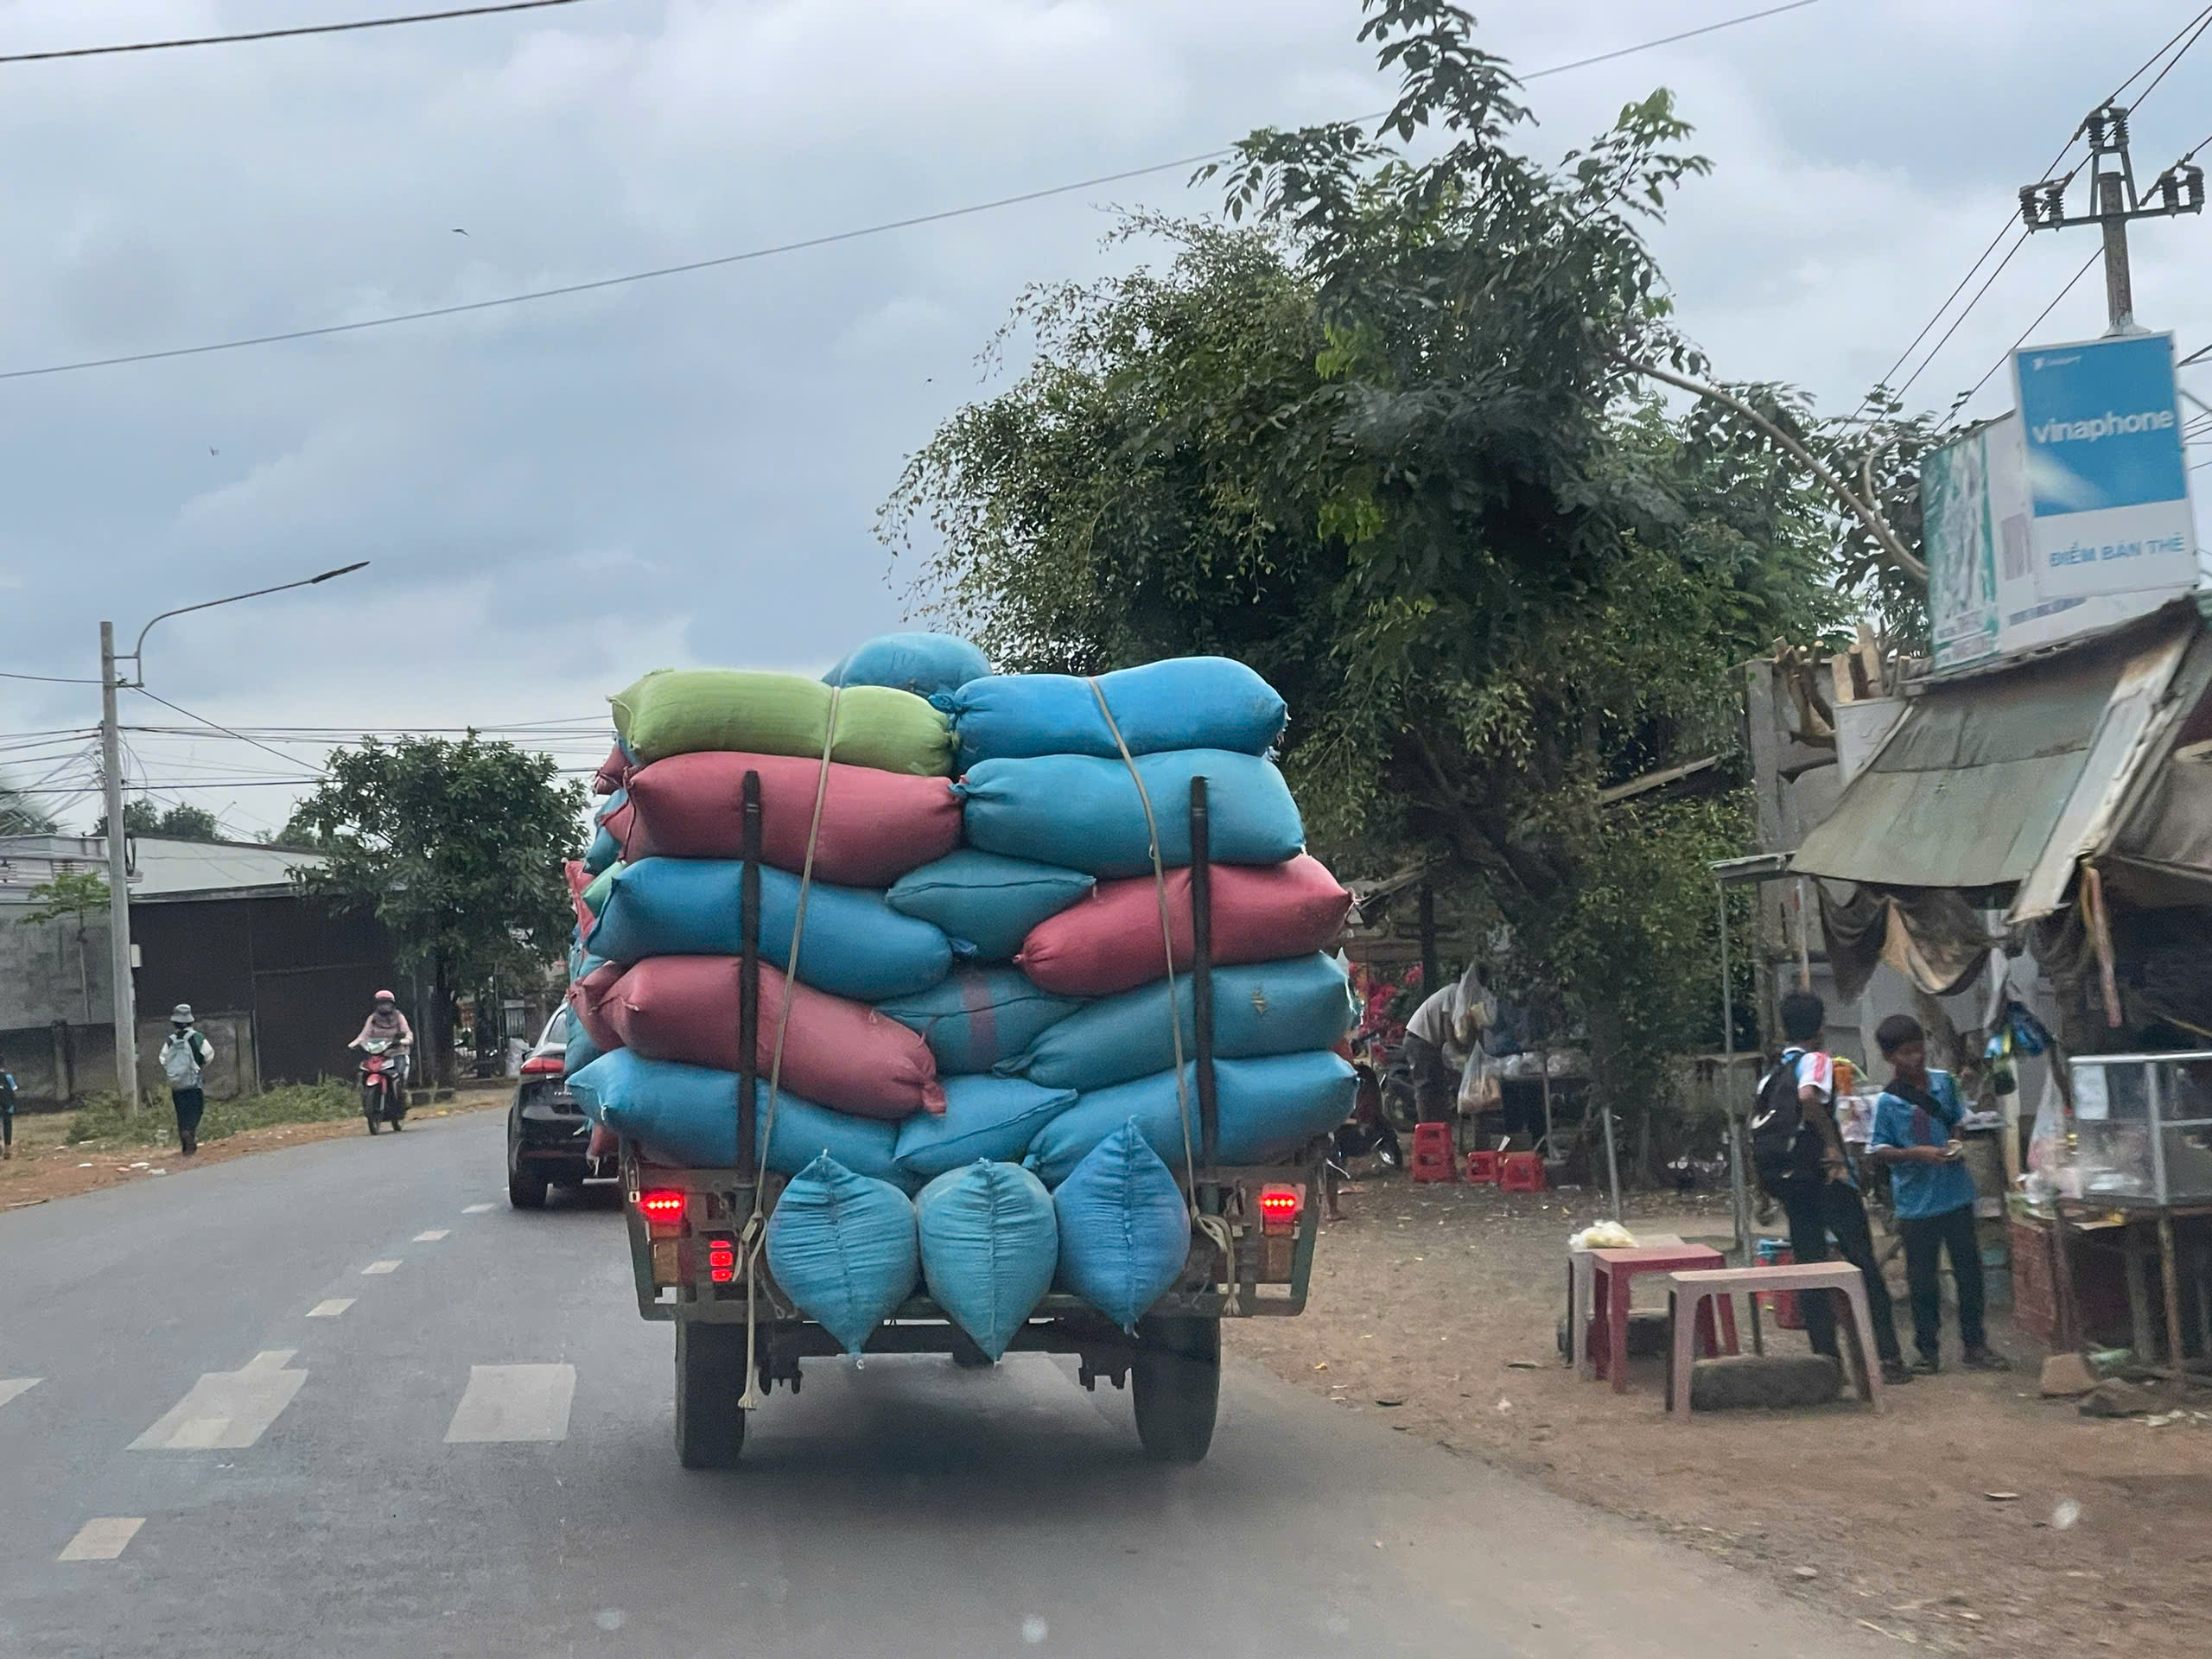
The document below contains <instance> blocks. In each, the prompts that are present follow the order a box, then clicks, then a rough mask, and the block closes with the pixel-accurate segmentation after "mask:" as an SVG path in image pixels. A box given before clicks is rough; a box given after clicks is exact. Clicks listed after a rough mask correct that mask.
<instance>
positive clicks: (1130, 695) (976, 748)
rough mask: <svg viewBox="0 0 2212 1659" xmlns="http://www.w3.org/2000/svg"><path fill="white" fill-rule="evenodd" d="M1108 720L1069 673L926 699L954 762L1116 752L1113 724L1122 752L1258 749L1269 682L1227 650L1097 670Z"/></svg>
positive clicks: (1276, 703) (1266, 731)
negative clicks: (953, 749) (946, 723)
mask: <svg viewBox="0 0 2212 1659" xmlns="http://www.w3.org/2000/svg"><path fill="white" fill-rule="evenodd" d="M1098 687H1099V690H1103V692H1104V693H1105V694H1106V704H1107V707H1108V708H1109V709H1112V710H1113V711H1114V725H1113V726H1112V727H1109V725H1108V724H1107V723H1106V717H1105V715H1103V714H1101V713H1100V712H1099V709H1098V697H1097V694H1096V692H1094V691H1093V690H1091V688H1090V682H1089V681H1088V680H1084V679H1081V678H1079V677H1077V676H1075V675H1072V674H996V675H993V676H992V677H990V678H988V679H979V680H974V681H971V682H969V683H968V684H965V685H963V686H962V687H961V688H960V689H959V690H957V691H955V692H953V693H951V694H950V696H938V697H932V698H931V702H934V703H936V704H937V706H938V708H939V709H943V710H944V712H945V713H946V714H948V715H951V716H952V724H953V734H954V735H955V736H957V738H958V739H959V740H960V764H961V766H963V767H967V766H974V765H976V763H977V762H979V761H983V760H1013V759H1019V758H1021V757H1025V756H1030V755H1039V754H1090V755H1097V756H1099V757H1101V758H1103V759H1107V760H1118V759H1120V758H1121V753H1122V751H1121V749H1120V747H1118V746H1117V745H1116V743H1115V741H1114V730H1115V728H1120V731H1121V734H1122V742H1124V743H1127V744H1128V747H1129V753H1131V754H1156V753H1161V752H1163V751H1166V750H1169V749H1234V750H1236V751H1237V752H1238V753H1243V754H1265V753H1267V752H1268V750H1269V749H1271V748H1273V747H1274V746H1275V744H1276V743H1277V742H1278V741H1280V740H1281V737H1282V732H1283V723H1284V719H1285V715H1286V712H1287V711H1286V709H1285V708H1284V705H1283V700H1282V699H1281V697H1280V696H1277V695H1276V694H1275V690H1274V687H1273V686H1271V685H1269V684H1268V683H1267V682H1266V681H1265V680H1263V679H1262V678H1261V677H1259V676H1258V675H1257V674H1255V673H1254V672H1253V671H1251V670H1250V669H1249V668H1247V667H1245V666H1244V664H1242V663H1240V662H1236V661H1234V660H1232V659H1231V658H1227V657H1171V658H1167V659H1166V661H1165V662H1158V663H1147V664H1145V665H1144V666H1143V667H1141V668H1122V669H1116V671H1114V672H1113V673H1111V674H1102V675H1100V676H1099V677H1098Z"/></svg>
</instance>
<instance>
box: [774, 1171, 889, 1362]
mask: <svg viewBox="0 0 2212 1659" xmlns="http://www.w3.org/2000/svg"><path fill="white" fill-rule="evenodd" d="M766 1244H767V1253H768V1271H769V1272H770V1273H772V1274H774V1275H775V1278H776V1285H777V1287H778V1288H779V1289H780V1290H781V1291H782V1292H783V1293H784V1294H785V1295H786V1296H788V1297H790V1298H791V1301H792V1303H793V1304H794V1305H795V1306H797V1307H798V1310H799V1312H800V1313H804V1314H805V1315H806V1316H807V1318H809V1319H812V1320H813V1321H814V1322H815V1323H816V1324H817V1325H820V1326H821V1327H822V1328H823V1330H825V1331H827V1332H829V1334H830V1335H831V1336H833V1337H835V1338H836V1339H837V1345H838V1346H839V1347H841V1348H842V1349H843V1350H844V1351H846V1352H847V1353H849V1354H857V1353H859V1352H860V1351H861V1348H863V1347H864V1346H866V1344H867V1343H868V1338H869V1337H870V1336H871V1335H873V1334H874V1331H875V1327H876V1326H877V1325H880V1324H882V1323H883V1322H884V1320H886V1319H889V1318H890V1317H891V1316H892V1314H893V1313H896V1312H897V1311H898V1308H899V1304H900V1303H902V1302H904V1301H905V1300H906V1299H907V1298H908V1297H909V1296H911V1295H912V1294H914V1287H915V1286H916V1285H917V1284H918V1283H919V1282H920V1281H921V1276H922V1248H921V1239H920V1236H919V1235H918V1232H917V1231H916V1229H915V1220H914V1201H913V1200H912V1198H908V1197H907V1196H906V1193H904V1192H901V1191H900V1190H899V1188H897V1187H895V1186H893V1185H891V1184H890V1183H889V1182H887V1181H876V1180H870V1179H868V1177H867V1176H865V1175H856V1174H855V1173H853V1172H852V1171H851V1170H849V1169H847V1168H846V1167H845V1166H843V1165H842V1164H840V1163H839V1162H838V1161H837V1160H836V1159H834V1158H832V1157H830V1156H829V1154H827V1153H824V1154H822V1156H820V1157H819V1158H817V1159H816V1160H814V1161H813V1162H812V1163H810V1164H809V1165H808V1166H806V1167H805V1168H804V1169H803V1170H801V1171H800V1172H799V1173H798V1174H797V1175H795V1176H793V1177H792V1178H791V1185H788V1186H786V1187H785V1189H784V1191H783V1195H782V1196H781V1197H780V1198H778V1199H777V1200H776V1211H775V1213H774V1214H773V1215H772V1216H771V1217H768V1231H767V1238H766Z"/></svg>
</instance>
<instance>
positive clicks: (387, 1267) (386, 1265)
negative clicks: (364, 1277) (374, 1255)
mask: <svg viewBox="0 0 2212 1659" xmlns="http://www.w3.org/2000/svg"><path fill="white" fill-rule="evenodd" d="M361 1271H362V1272H363V1273H365V1274H366V1273H397V1272H398V1271H399V1263H398V1262H370V1263H369V1265H368V1266H367V1267H365V1268H362V1269H361Z"/></svg>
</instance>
